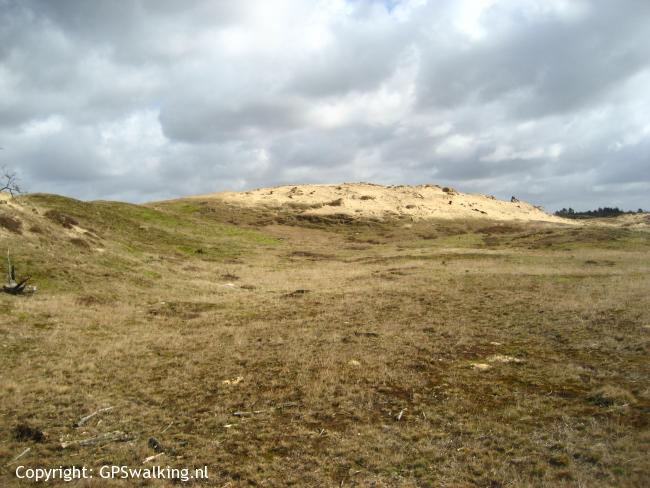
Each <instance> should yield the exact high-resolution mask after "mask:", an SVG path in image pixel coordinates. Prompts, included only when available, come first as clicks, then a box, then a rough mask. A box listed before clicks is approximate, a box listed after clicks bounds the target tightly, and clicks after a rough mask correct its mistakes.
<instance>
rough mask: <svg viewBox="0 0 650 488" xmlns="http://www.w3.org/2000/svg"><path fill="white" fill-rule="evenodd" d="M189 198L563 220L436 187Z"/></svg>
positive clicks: (367, 212)
mask: <svg viewBox="0 0 650 488" xmlns="http://www.w3.org/2000/svg"><path fill="white" fill-rule="evenodd" d="M193 198H200V199H218V200H221V201H224V202H227V203H231V204H236V205H241V206H245V207H256V206H264V207H270V208H279V207H290V208H294V209H296V210H299V211H300V212H301V213H304V214H312V215H331V214H346V215H351V216H358V217H371V218H385V217H391V216H393V217H394V216H400V217H412V218H413V219H414V220H422V219H462V218H488V219H492V220H519V221H543V222H567V221H566V220H565V219H562V218H559V217H556V216H553V215H549V214H548V213H546V212H544V211H543V210H542V209H541V208H539V207H536V206H534V205H531V204H530V203H526V202H523V201H518V200H517V201H512V202H510V201H503V200H497V199H496V198H495V197H492V196H486V195H478V194H469V193H460V192H458V191H456V190H454V189H453V188H447V187H441V186H438V185H417V186H404V185H398V186H382V185H375V184H371V183H344V184H341V185H296V186H280V187H275V188H261V189H257V190H252V191H246V192H223V193H215V194H211V195H200V196H197V197H193Z"/></svg>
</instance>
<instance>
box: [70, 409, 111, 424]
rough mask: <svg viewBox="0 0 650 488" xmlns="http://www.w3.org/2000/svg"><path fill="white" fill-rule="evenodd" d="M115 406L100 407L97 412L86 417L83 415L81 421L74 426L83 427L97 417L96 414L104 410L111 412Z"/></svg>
mask: <svg viewBox="0 0 650 488" xmlns="http://www.w3.org/2000/svg"><path fill="white" fill-rule="evenodd" d="M113 408H115V407H106V408H100V409H99V410H97V411H96V412H93V413H91V414H90V415H86V416H85V417H81V418H80V419H79V421H78V422H77V423H76V424H74V426H75V427H81V426H82V425H83V424H85V423H86V422H88V421H89V420H90V419H91V418H93V417H95V416H96V415H99V414H100V413H104V412H109V411H111V410H113Z"/></svg>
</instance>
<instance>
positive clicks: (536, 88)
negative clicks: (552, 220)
mask: <svg viewBox="0 0 650 488" xmlns="http://www.w3.org/2000/svg"><path fill="white" fill-rule="evenodd" d="M589 5H590V7H591V8H590V10H589V11H588V13H587V14H586V15H585V17H584V18H581V19H579V20H563V19H560V18H557V15H553V14H547V15H543V16H540V17H533V18H530V19H521V20H520V21H519V22H517V23H516V24H514V25H511V23H510V22H508V23H506V27H505V28H502V29H501V30H497V31H496V32H495V33H494V36H493V38H491V39H488V40H486V42H481V43H476V44H475V45H470V46H467V45H466V43H462V42H458V43H457V44H456V46H454V47H451V48H447V49H445V50H444V51H443V52H442V53H441V52H439V51H438V50H437V49H436V46H435V44H434V45H431V46H430V49H426V48H422V49H423V51H424V53H423V58H424V63H423V69H422V72H421V77H422V78H421V80H420V85H419V86H420V92H419V96H420V99H421V100H422V102H423V103H424V104H432V105H434V106H441V107H454V106H457V105H461V104H464V103H470V104H485V103H489V102H493V101H495V100H503V101H504V102H505V103H507V104H508V106H509V109H510V111H511V112H512V113H514V114H516V115H517V116H519V117H524V118H530V117H539V116H545V115H548V114H553V113H564V112H570V111H572V110H575V109H577V108H580V107H582V106H584V105H585V104H587V103H589V102H590V101H591V100H593V99H595V98H598V97H601V96H603V95H604V94H605V93H606V92H607V90H608V89H610V88H611V87H613V86H615V85H616V84H617V83H618V82H620V81H621V80H625V79H626V78H628V77H629V76H631V75H632V74H634V73H635V72H637V71H639V70H642V69H644V68H645V67H647V60H648V58H649V57H650V32H649V31H648V29H647V19H648V16H649V15H650V4H648V3H647V2H640V1H635V0H631V1H627V2H607V1H594V2H590V4H589ZM510 15H513V13H512V12H508V11H505V12H504V11H503V10H502V9H500V8H499V7H498V5H497V6H496V7H493V9H492V11H491V12H490V11H488V13H487V14H486V15H485V17H486V19H485V22H487V23H489V21H490V20H491V19H494V20H495V24H496V25H499V24H498V19H499V18H502V17H508V16H510Z"/></svg>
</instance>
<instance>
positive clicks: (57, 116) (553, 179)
mask: <svg viewBox="0 0 650 488" xmlns="http://www.w3.org/2000/svg"><path fill="white" fill-rule="evenodd" d="M648 25H650V3H648V2H647V1H646V0H621V1H617V2H611V1H609V0H437V1H432V0H430V1H426V0H404V1H395V0H393V1H371V0H348V1H345V0H278V1H274V2H268V1H265V0H251V1H247V2H213V1H209V0H188V1H184V2H176V1H172V0H124V1H121V2H114V1H112V0H95V1H93V2H80V1H76V0H58V1H56V2H52V1H49V0H20V1H19V0H0V146H2V147H4V150H3V151H1V152H0V158H1V162H2V163H3V164H6V165H7V166H9V167H12V168H13V169H15V170H16V171H17V172H18V173H19V175H20V176H21V178H22V180H23V183H24V186H26V187H27V188H28V189H29V190H30V191H47V192H57V193H63V194H67V195H72V196H76V197H80V198H87V199H94V198H114V199H125V200H130V201H147V200H154V199H162V198H169V197H175V196H182V195H187V194H198V193H207V192H213V191H220V190H225V189H233V190H239V189H245V188H252V187H259V186H270V185H276V184H288V183H299V182H301V183H302V182H341V181H359V180H363V181H374V182H378V183H425V182H433V183H440V184H445V185H454V186H456V187H458V188H459V189H461V190H464V191H477V192H485V193H490V194H495V195H497V196H499V197H502V198H509V196H510V195H513V194H514V195H517V196H518V197H520V198H524V199H527V200H530V201H532V202H534V203H536V204H542V205H545V206H546V207H547V208H549V209H556V208H559V207H563V206H572V207H574V208H587V207H594V206H604V205H607V206H615V205H617V206H620V207H625V208H638V207H644V208H649V207H650V171H649V170H650V122H649V121H648V117H647V114H648V113H650V92H649V91H648V90H647V86H650V29H648V28H647V26H648Z"/></svg>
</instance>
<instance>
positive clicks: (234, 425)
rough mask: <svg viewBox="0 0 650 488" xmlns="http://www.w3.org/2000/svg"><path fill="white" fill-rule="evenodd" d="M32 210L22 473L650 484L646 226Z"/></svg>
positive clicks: (0, 329) (163, 209)
mask: <svg viewBox="0 0 650 488" xmlns="http://www.w3.org/2000/svg"><path fill="white" fill-rule="evenodd" d="M21 204H22V206H23V211H20V212H19V211H17V210H15V209H12V208H9V207H8V206H6V208H0V214H1V215H0V217H1V218H0V236H1V237H2V244H3V248H4V247H5V245H6V247H8V248H9V249H10V250H11V255H12V258H13V261H14V262H15V264H16V267H17V270H18V274H19V275H21V274H31V275H33V276H34V278H33V281H34V282H35V284H36V285H38V286H39V291H38V293H36V294H35V295H33V296H28V297H14V296H9V295H3V296H0V306H1V307H2V310H3V313H2V315H1V316H0V351H2V354H1V355H0V375H1V376H0V384H1V385H2V391H3V395H2V396H1V397H0V412H1V414H2V415H1V417H0V484H1V485H2V486H12V485H28V484H30V483H27V482H26V481H23V482H20V481H19V480H17V479H16V477H15V475H14V471H15V468H16V466H18V465H21V464H23V465H25V466H30V467H36V466H42V467H58V466H72V465H77V466H81V465H85V466H88V467H90V468H94V469H95V470H96V472H97V471H98V470H99V468H100V466H102V465H106V464H118V465H122V464H124V465H129V466H131V467H142V466H143V460H144V459H146V458H147V457H149V456H152V455H155V454H156V453H157V451H159V450H162V451H164V454H162V455H161V456H159V457H158V458H156V459H155V460H153V461H151V462H149V463H148V464H145V465H144V466H151V465H161V466H166V465H170V466H178V467H194V466H197V467H200V466H203V465H207V466H208V469H209V475H210V479H209V480H208V481H204V482H199V481H196V482H195V484H197V485H207V486H220V487H221V486H229V487H236V486H290V485H293V486H337V487H341V486H345V487H348V486H376V487H382V486H386V487H392V486H404V487H410V486H412V487H416V486H417V487H438V486H446V487H465V486H481V487H506V486H513V487H514V486H517V487H519V486H540V487H556V486H582V487H598V486H639V487H641V486H647V483H648V480H649V479H650V466H649V464H648V458H649V450H650V415H649V414H650V381H649V380H648V378H649V373H650V362H649V361H648V352H649V349H650V347H649V346H650V298H649V296H650V235H649V234H648V233H647V232H644V231H640V230H631V229H627V228H617V227H612V226H609V227H601V226H593V225H591V226H589V225H588V226H585V227H579V228H576V227H557V226H555V227H554V226H549V225H544V226H541V225H533V224H529V225H523V224H497V223H492V222H487V221H486V222H480V221H477V222H471V223H468V222H407V221H395V222H388V223H387V222H371V221H365V222H349V221H348V219H346V218H344V217H322V218H311V219H309V220H304V219H301V218H299V217H297V216H296V215H295V214H294V213H292V211H291V209H286V211H280V212H278V211H271V210H264V209H259V210H255V211H253V210H241V209H236V208H234V207H228V206H224V205H220V204H217V203H214V202H212V203H206V202H200V201H175V202H161V203H159V204H154V205H151V206H149V207H141V206H134V205H128V204H118V203H109V202H94V203H82V202H77V201H74V200H69V199H64V198H61V197H53V196H48V195H34V196H30V197H24V198H23V200H22V203H21ZM7 219H13V221H16V220H17V221H19V222H20V225H19V226H18V228H16V227H17V226H16V224H15V223H12V222H11V221H9V220H7ZM3 251H4V249H3ZM105 407H113V408H112V410H110V411H106V412H102V413H99V414H98V415H96V416H95V417H93V418H91V419H89V420H88V421H86V422H85V423H84V425H82V426H80V427H75V423H77V422H78V421H79V419H80V418H82V417H84V416H86V415H88V414H89V413H92V412H95V411H97V410H98V409H101V408H105ZM235 413H237V414H238V415H234V414H235ZM30 429H31V430H30ZM115 431H119V432H121V433H122V434H123V435H121V437H122V438H123V440H122V441H120V442H109V443H106V444H103V445H90V446H83V445H79V444H72V445H70V446H67V447H65V448H63V447H61V446H62V443H65V442H70V441H75V440H83V439H89V438H93V437H95V436H98V435H101V434H104V433H110V432H115ZM41 434H42V435H41ZM151 437H154V438H155V439H156V440H157V441H158V443H159V444H160V445H161V446H162V449H157V450H156V449H154V448H152V447H150V445H149V439H150V438H151ZM154 447H156V446H154ZM27 448H29V449H30V450H29V451H28V452H27V453H26V454H24V455H23V456H22V457H21V458H20V459H18V460H16V461H14V458H15V457H16V456H18V455H19V454H21V453H23V452H24V451H25V449H27ZM172 484H174V483H173V482H172V481H155V482H148V481H145V480H141V481H134V480H131V481H118V480H116V481H106V480H101V479H97V478H95V479H93V480H89V481H84V482H80V483H78V486H86V487H94V486H132V485H142V486H149V485H153V486H168V485H169V486H171V485H172ZM49 485H50V486H56V485H57V483H49Z"/></svg>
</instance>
